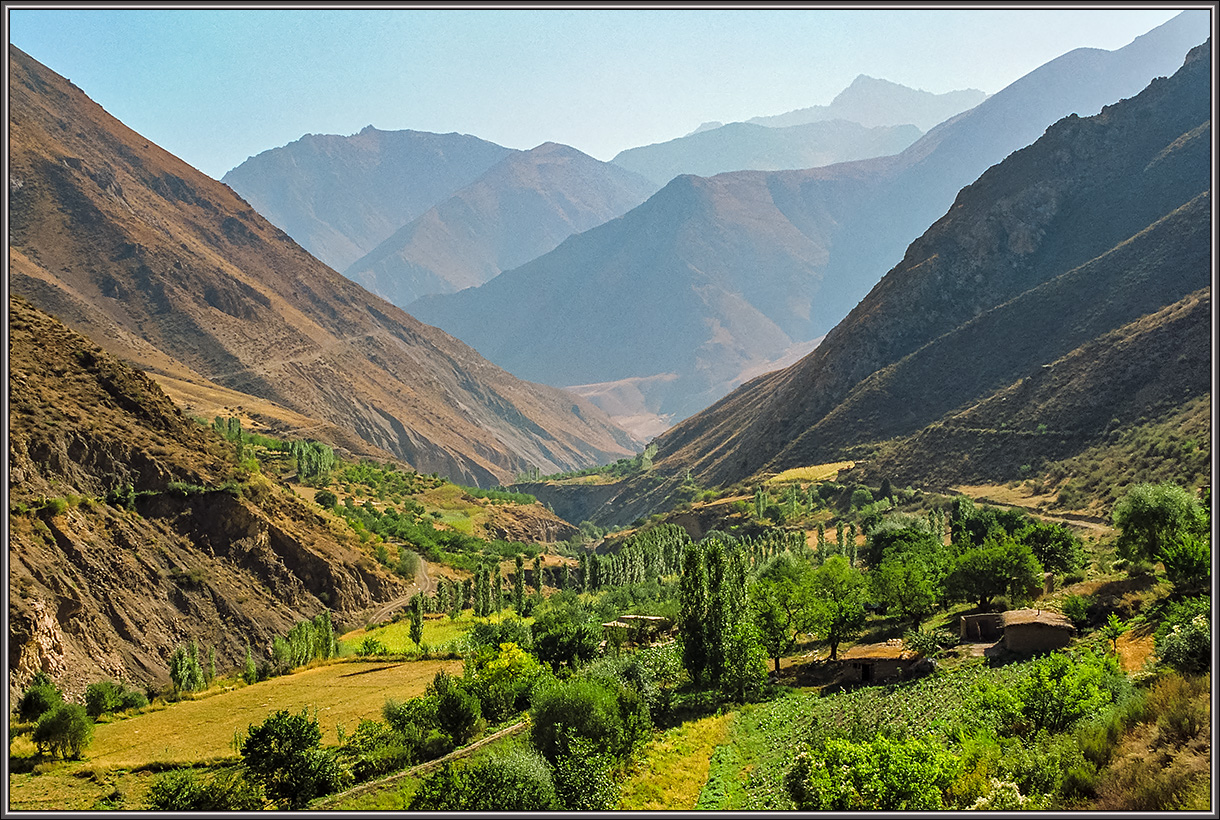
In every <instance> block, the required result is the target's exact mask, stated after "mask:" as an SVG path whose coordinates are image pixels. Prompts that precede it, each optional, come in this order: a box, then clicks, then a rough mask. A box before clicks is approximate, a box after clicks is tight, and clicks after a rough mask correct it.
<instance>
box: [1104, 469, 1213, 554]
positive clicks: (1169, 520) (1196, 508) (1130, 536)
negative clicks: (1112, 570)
mask: <svg viewBox="0 0 1220 820" xmlns="http://www.w3.org/2000/svg"><path fill="white" fill-rule="evenodd" d="M1114 526H1115V527H1117V528H1118V530H1119V536H1118V542H1117V545H1118V550H1119V554H1120V555H1122V557H1124V558H1127V559H1129V560H1144V561H1157V560H1160V558H1161V554H1162V552H1163V551H1164V550H1165V548H1166V547H1168V546H1169V545H1170V544H1171V543H1173V542H1174V541H1176V540H1179V539H1181V538H1182V537H1183V536H1184V535H1187V534H1197V535H1203V534H1205V533H1206V531H1207V527H1208V521H1207V513H1206V512H1205V511H1204V509H1203V507H1202V505H1200V504H1199V502H1198V500H1197V499H1195V498H1194V497H1193V496H1192V495H1191V494H1190V493H1188V492H1187V491H1186V490H1184V489H1182V488H1181V487H1179V486H1177V485H1176V484H1137V485H1135V486H1133V487H1131V488H1130V489H1128V490H1127V494H1126V495H1124V496H1123V497H1122V498H1121V499H1120V500H1119V502H1118V503H1117V504H1116V505H1115V506H1114Z"/></svg>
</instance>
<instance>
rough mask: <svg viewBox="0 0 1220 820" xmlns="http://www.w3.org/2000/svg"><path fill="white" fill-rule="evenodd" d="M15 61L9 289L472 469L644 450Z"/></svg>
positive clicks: (419, 462) (167, 370)
mask: <svg viewBox="0 0 1220 820" xmlns="http://www.w3.org/2000/svg"><path fill="white" fill-rule="evenodd" d="M9 60H10V80H9V89H10V114H9V126H10V131H9V134H10V147H9V150H10V154H9V160H10V164H9V191H10V199H9V202H10V220H9V229H10V237H9V242H10V246H9V261H10V287H11V289H12V291H13V292H15V293H18V294H21V295H23V296H25V297H26V298H28V299H29V300H30V301H31V302H32V303H34V304H35V305H36V306H38V307H40V308H42V309H43V310H46V311H47V312H49V313H52V314H53V315H56V316H58V317H59V318H60V319H62V320H63V321H64V322H65V323H67V324H68V325H69V326H71V327H72V328H73V329H75V330H77V331H78V332H81V333H84V334H86V335H87V336H89V337H90V338H92V339H94V340H95V341H96V342H97V343H99V344H101V345H102V346H103V347H104V348H106V349H107V351H108V352H111V353H113V354H115V355H117V356H119V357H120V358H124V359H126V360H129V361H131V362H134V363H135V364H136V365H137V366H139V367H141V368H144V369H147V370H148V371H150V372H151V373H153V374H154V375H157V374H164V375H165V376H166V377H167V382H168V381H169V380H170V379H172V380H177V381H178V382H187V383H189V382H191V381H200V380H210V381H212V382H215V383H216V384H218V385H220V386H222V387H224V388H227V389H229V390H233V391H238V392H241V393H246V394H249V395H251V396H255V397H257V398H258V399H260V400H263V401H268V402H274V403H276V404H278V405H281V406H283V407H286V408H288V409H290V410H292V411H295V412H297V413H299V414H302V415H304V416H308V417H311V418H314V419H317V420H318V422H319V423H320V425H323V426H324V425H333V426H334V427H337V428H340V429H342V430H344V431H347V434H348V435H350V436H351V437H352V438H353V439H358V440H361V441H364V442H367V443H368V444H370V445H373V446H375V447H378V448H381V449H382V450H384V451H387V452H389V453H391V454H393V455H394V456H396V457H397V458H400V459H402V460H404V461H406V462H408V463H409V464H411V465H412V466H413V467H415V468H416V469H417V470H420V471H422V472H438V473H441V474H444V475H446V476H450V477H452V478H455V479H458V480H461V481H463V482H464V483H468V484H469V483H482V484H485V485H486V484H494V483H499V482H503V481H505V480H506V479H509V478H511V477H512V476H513V475H515V474H516V473H517V472H518V471H520V470H522V469H525V468H527V467H531V466H536V467H539V468H540V469H542V470H544V471H547V470H550V471H554V470H564V469H572V468H577V467H581V466H589V465H592V464H596V463H604V462H605V461H607V460H611V461H612V460H614V459H616V458H619V457H622V456H623V455H628V454H630V453H631V452H632V451H633V450H634V448H635V442H634V441H633V440H632V439H631V438H630V436H628V434H626V433H625V432H623V431H622V430H620V429H618V428H617V427H615V426H614V425H613V424H612V423H611V422H610V421H609V419H608V418H607V417H606V416H605V415H604V414H602V413H601V412H600V411H598V410H597V409H596V408H595V407H593V406H592V405H590V404H588V403H586V402H583V401H581V400H580V399H579V398H577V397H575V396H573V395H571V394H568V393H564V392H562V391H559V390H555V389H553V388H549V387H543V386H540V385H534V384H529V383H526V382H522V381H520V380H519V379H517V378H514V377H513V376H511V375H509V374H508V373H505V372H504V371H503V370H501V369H500V368H498V367H495V366H494V365H491V364H490V363H489V362H487V361H486V360H485V359H483V358H482V357H480V356H479V355H478V354H476V353H475V352H474V351H473V350H471V349H470V348H468V347H467V346H466V345H464V344H461V343H460V342H457V341H455V340H454V339H452V338H451V337H450V336H447V335H446V334H444V333H442V332H440V331H438V330H437V329H435V328H432V327H428V326H427V325H424V324H422V323H421V322H418V321H417V320H415V319H414V318H413V317H411V316H409V315H407V314H406V313H404V312H403V311H401V310H400V309H398V308H395V307H394V306H392V305H390V304H388V303H386V302H385V301H383V300H381V299H379V298H377V297H375V296H373V295H371V294H369V293H368V292H367V291H365V290H364V289H362V288H360V287H359V286H358V285H356V284H355V283H353V282H351V281H350V280H348V279H345V278H344V277H343V276H341V275H339V274H338V273H336V272H335V271H333V270H332V269H330V268H328V267H326V266H325V265H323V264H322V263H321V262H319V261H318V260H316V259H314V258H313V257H312V256H310V255H309V254H307V253H306V252H305V251H304V250H302V249H301V247H300V246H299V245H297V244H296V243H295V242H293V241H292V240H291V239H290V238H289V237H288V236H287V235H286V234H285V233H284V232H283V231H280V230H279V229H277V228H275V227H274V226H272V225H271V224H270V223H268V222H267V221H266V220H265V219H263V218H262V217H260V216H259V215H258V214H257V213H255V212H254V210H253V209H252V208H251V207H250V206H249V205H248V204H247V203H245V202H244V201H243V200H241V199H240V198H239V197H238V196H237V195H236V194H234V193H233V191H232V190H231V189H229V188H228V187H226V186H225V185H223V184H221V183H218V182H216V181H214V180H212V179H210V178H208V177H206V176H205V175H203V174H201V173H199V172H197V171H196V170H194V169H193V168H190V167H189V166H187V165H186V164H185V163H183V162H181V161H180V160H178V159H177V158H175V157H173V156H171V155H170V154H168V153H166V152H165V151H163V150H162V149H160V148H158V147H157V146H155V145H152V144H150V143H149V142H148V141H147V140H145V139H143V138H142V137H140V136H139V135H138V134H136V133H134V132H132V131H131V130H130V129H127V128H126V127H125V126H123V125H122V124H121V123H119V122H118V121H116V120H114V119H113V118H112V117H110V116H109V115H108V114H106V112H105V111H103V110H102V109H101V108H100V107H98V106H97V105H96V104H95V103H93V102H92V101H91V100H89V99H88V98H87V97H86V96H85V95H84V94H83V93H82V92H81V91H80V90H79V89H77V88H76V87H75V86H72V85H71V84H70V83H69V82H67V81H66V80H64V79H63V78H61V77H59V76H58V75H56V74H55V73H54V72H51V71H49V70H48V69H46V68H45V67H44V66H42V65H40V64H38V63H37V62H36V61H34V60H32V59H30V58H29V57H28V56H26V55H24V54H22V53H21V52H20V51H18V50H16V49H13V48H10V57H9ZM320 429H322V428H321V427H320Z"/></svg>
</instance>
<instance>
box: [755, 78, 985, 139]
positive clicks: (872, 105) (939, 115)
mask: <svg viewBox="0 0 1220 820" xmlns="http://www.w3.org/2000/svg"><path fill="white" fill-rule="evenodd" d="M986 97H987V95H986V94H984V93H983V92H982V91H979V90H978V89H976V88H966V89H962V90H960V91H949V92H946V93H944V94H933V93H931V92H930V91H922V90H918V89H914V88H907V87H906V86H904V85H899V84H898V83H893V82H890V81H889V80H879V79H877V78H876V77H869V76H867V75H865V74H861V75H860V76H858V77H856V79H854V80H852V82H851V85H849V86H848V87H847V88H845V89H843V90H842V91H840V92H839V93H838V95H836V96H835V98H834V99H833V100H831V101H830V105H814V106H810V107H809V108H799V109H797V110H795V111H789V112H787V113H786V114H775V115H773V116H768V117H752V118H751V119H748V120H746V122H749V123H754V124H756V125H765V126H767V127H768V128H783V127H786V126H791V125H803V124H805V123H810V122H822V121H825V120H847V121H849V122H856V123H859V124H860V125H863V126H865V127H868V128H874V127H877V126H882V125H906V124H909V125H913V126H915V127H916V128H918V129H919V130H920V131H927V130H929V129H931V128H932V127H933V126H936V125H938V124H940V123H942V122H944V121H945V120H947V119H949V118H950V117H952V116H954V115H956V114H960V113H962V112H963V111H966V110H968V109H970V108H973V107H974V106H976V105H978V104H979V103H981V102H982V101H983V100H984V99H986Z"/></svg>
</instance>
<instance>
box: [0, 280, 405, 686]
mask: <svg viewBox="0 0 1220 820" xmlns="http://www.w3.org/2000/svg"><path fill="white" fill-rule="evenodd" d="M9 311H10V313H9V333H10V349H9V353H10V358H9V362H10V376H9V391H10V392H9V400H10V405H9V410H10V415H9V420H10V429H9V459H10V472H9V482H10V484H9V487H10V495H9V527H10V535H9V589H8V593H9V655H10V656H9V668H10V670H11V673H12V674H10V677H9V683H10V686H11V687H17V688H18V689H19V688H20V686H22V685H23V684H24V683H25V682H26V681H27V680H29V678H30V676H31V675H33V674H34V672H35V671H37V670H44V671H46V672H48V673H49V674H50V675H51V676H52V677H53V678H54V679H55V680H56V681H57V682H59V683H60V685H61V686H63V687H64V689H65V691H68V692H79V691H82V690H83V689H84V688H85V685H86V684H87V683H90V682H93V681H97V680H100V679H116V680H126V681H136V682H139V683H140V684H145V683H150V682H155V683H157V684H158V685H165V684H166V683H168V682H169V680H170V677H169V674H170V660H171V657H172V655H173V653H174V651H175V650H176V649H178V648H180V647H183V646H185V645H186V644H187V643H188V642H189V641H191V640H192V639H194V640H198V641H199V643H200V645H201V646H206V647H210V648H214V650H215V654H216V662H217V664H219V665H220V666H221V667H222V668H226V669H232V668H235V667H239V666H240V664H241V663H242V662H243V660H244V658H245V654H246V645H247V641H248V642H249V643H250V645H252V646H253V647H254V650H255V654H256V655H257V656H258V657H259V658H264V657H267V656H268V653H269V652H270V650H271V649H272V644H273V642H274V639H276V638H277V637H280V636H283V635H287V634H289V633H290V631H291V630H292V629H293V627H294V625H295V624H298V623H300V622H302V621H304V620H308V619H312V618H314V617H316V616H317V615H318V614H319V613H321V612H322V611H324V610H326V609H329V610H331V611H332V612H333V614H334V618H335V619H336V621H337V622H339V623H345V622H348V621H349V620H350V619H351V618H352V617H354V615H355V614H356V613H358V612H360V611H363V610H365V609H367V608H368V607H370V606H372V605H375V604H377V603H380V602H383V601H386V600H389V599H390V598H393V597H395V596H398V595H400V594H402V592H403V591H404V590H405V589H406V583H405V582H404V581H402V580H401V579H398V578H395V577H394V576H393V575H391V574H390V572H389V571H388V570H384V569H382V568H379V567H377V566H376V565H375V562H374V561H372V560H371V559H370V557H369V555H368V554H367V547H363V546H361V545H360V544H359V542H358V540H357V539H356V538H355V537H354V535H353V534H351V533H350V531H348V530H347V528H346V527H340V526H336V525H335V524H333V523H331V522H329V521H328V520H327V519H326V518H324V517H323V516H322V515H320V514H319V513H318V511H317V509H316V508H315V507H313V506H312V505H310V504H308V503H307V502H304V501H302V500H301V499H298V498H296V497H295V496H293V495H292V494H291V493H289V492H287V491H286V490H284V489H283V488H281V487H279V486H278V485H275V484H272V483H271V482H269V481H267V480H266V479H265V478H263V477H262V476H260V475H259V474H258V473H257V472H252V471H251V470H249V469H247V468H246V467H243V464H242V461H241V460H240V459H239V457H238V455H237V453H236V449H235V447H234V446H233V444H232V443H231V442H229V441H226V440H225V438H226V437H227V436H226V437H222V436H220V435H217V434H216V432H215V431H214V430H212V429H211V428H210V427H209V426H203V425H200V424H199V423H197V422H196V421H194V420H193V419H190V418H187V417H185V416H184V415H183V414H182V413H181V412H180V411H179V410H178V409H177V408H176V407H175V405H174V404H173V403H172V402H171V401H170V400H169V399H168V398H167V397H166V396H165V395H164V393H162V391H161V390H160V388H159V387H158V386H157V385H156V383H155V382H153V381H152V380H151V379H149V378H148V377H147V376H145V375H144V374H142V373H140V372H139V371H137V370H134V369H132V368H131V367H128V366H127V365H125V364H123V363H122V362H119V361H118V360H116V359H114V358H113V357H111V356H109V355H108V354H106V353H105V352H104V351H103V350H102V349H101V348H100V347H99V346H97V345H95V344H93V343H92V342H90V341H89V340H87V339H85V338H84V337H82V336H79V335H77V334H75V333H73V332H72V331H70V330H68V329H67V328H66V327H64V326H63V325H62V324H61V323H60V322H58V321H57V320H55V319H54V318H52V317H50V316H47V315H46V314H44V313H42V312H40V311H38V310H37V309H35V308H34V307H32V306H31V305H29V304H28V303H27V302H25V301H24V300H23V299H21V298H20V297H16V296H13V297H10V301H9ZM225 428H226V433H227V432H228V430H229V425H228V422H225ZM239 432H240V430H239ZM316 449H317V448H313V447H309V446H306V447H305V448H303V450H302V455H303V456H305V454H306V453H310V452H314V451H315V450H316ZM308 458H309V457H308V456H305V461H304V463H306V464H308V463H310V462H309V460H308ZM332 458H333V456H332ZM315 460H316V458H315Z"/></svg>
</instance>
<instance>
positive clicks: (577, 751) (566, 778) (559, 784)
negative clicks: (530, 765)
mask: <svg viewBox="0 0 1220 820" xmlns="http://www.w3.org/2000/svg"><path fill="white" fill-rule="evenodd" d="M613 766H614V759H613V758H612V757H611V756H610V755H609V754H607V753H606V752H605V751H603V750H601V749H599V748H598V746H597V745H596V744H595V743H593V742H592V741H589V740H586V739H585V738H583V737H579V736H576V735H570V736H568V737H567V738H566V745H565V747H564V751H563V753H562V754H560V755H559V756H558V757H557V758H556V759H555V761H554V762H553V763H552V771H553V773H554V774H553V779H554V782H555V792H556V796H557V797H558V798H559V802H560V804H561V805H562V806H563V808H565V809H567V810H568V811H610V810H612V809H614V808H616V807H617V806H618V797H619V790H618V784H617V783H615V781H614V778H613V777H612V776H611V769H612V768H613Z"/></svg>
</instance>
